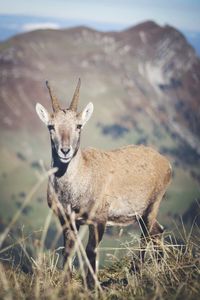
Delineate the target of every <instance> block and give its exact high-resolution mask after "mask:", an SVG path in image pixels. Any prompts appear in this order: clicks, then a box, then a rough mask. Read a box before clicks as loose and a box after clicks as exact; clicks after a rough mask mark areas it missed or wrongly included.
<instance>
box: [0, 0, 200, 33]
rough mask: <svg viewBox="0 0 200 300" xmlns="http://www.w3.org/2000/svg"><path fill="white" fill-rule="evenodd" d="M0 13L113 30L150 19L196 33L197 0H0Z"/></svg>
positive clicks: (199, 20) (199, 12)
mask: <svg viewBox="0 0 200 300" xmlns="http://www.w3.org/2000/svg"><path fill="white" fill-rule="evenodd" d="M0 14H17V15H31V16H39V17H53V18H57V19H66V20H76V21H77V25H79V24H78V23H82V24H84V25H90V23H94V22H97V23H107V24H112V26H113V29H115V28H114V27H115V26H118V28H119V27H120V26H121V28H125V27H128V26H131V25H135V24H137V23H140V22H142V21H145V20H154V21H156V22H157V23H159V24H160V25H164V24H169V25H172V26H174V27H176V28H178V29H180V30H192V31H200V0H171V1H170V0H168V1H167V0H137V1H135V0H101V1H96V0H34V1H27V0H0ZM112 26H111V27H112Z"/></svg>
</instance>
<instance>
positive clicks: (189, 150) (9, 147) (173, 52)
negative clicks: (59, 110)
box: [0, 21, 200, 221]
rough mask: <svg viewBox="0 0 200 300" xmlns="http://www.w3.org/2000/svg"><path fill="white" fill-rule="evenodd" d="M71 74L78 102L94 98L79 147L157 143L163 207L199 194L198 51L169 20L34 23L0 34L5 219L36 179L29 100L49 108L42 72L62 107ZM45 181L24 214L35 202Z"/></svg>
mask: <svg viewBox="0 0 200 300" xmlns="http://www.w3.org/2000/svg"><path fill="white" fill-rule="evenodd" d="M78 77H81V79H82V87H81V98H80V109H82V108H83V106H84V105H86V104H87V102H89V101H92V102H93V103H94V107H95V112H94V116H93V118H92V119H91V121H90V123H88V125H87V127H86V128H85V131H84V133H83V138H82V140H83V142H82V144H83V146H85V145H90V146H96V147H101V148H113V147H119V146H121V145H125V144H130V143H137V144H138V143H143V144H149V145H152V146H154V147H156V148H158V149H159V150H160V151H161V152H163V153H165V154H166V155H168V156H169V157H170V159H171V161H172V163H173V164H174V180H173V184H172V186H171V189H170V191H169V195H168V201H166V202H165V203H164V204H163V207H162V211H163V215H164V216H167V213H168V212H169V211H170V212H171V211H173V212H174V213H175V211H176V212H180V213H184V211H185V209H187V208H188V206H189V205H190V203H191V201H193V199H194V198H196V197H198V196H199V188H198V183H199V181H200V172H199V166H200V140H199V131H200V111H199V107H200V106H199V104H200V103H199V102H200V60H199V58H198V56H197V55H196V53H195V51H194V49H193V48H192V47H191V45H190V44H188V42H187V40H186V39H185V37H184V36H183V35H182V34H181V33H180V32H179V31H177V30H176V29H175V28H173V27H170V26H164V27H161V26H159V25H157V24H156V23H154V22H152V21H147V22H144V23H142V24H139V25H137V26H134V27H130V28H128V29H126V30H123V31H120V32H99V31H96V30H93V29H90V28H87V27H83V26H81V27H76V28H71V29H66V30H37V31H34V32H28V33H24V34H21V35H18V36H15V37H13V38H11V39H9V40H6V41H5V42H2V43H0V101H1V102H0V105H1V110H0V125H1V133H2V134H1V139H0V153H1V156H0V164H1V167H2V168H1V169H2V171H1V175H0V176H1V177H0V186H1V187H2V189H1V201H2V203H3V205H4V206H5V207H6V210H7V211H8V218H9V216H10V215H11V213H12V212H13V211H14V210H15V209H16V203H18V204H17V205H18V206H20V205H21V203H22V202H23V197H24V196H25V195H26V194H27V193H28V191H29V190H30V187H31V185H33V183H34V182H35V181H36V179H37V177H36V176H35V174H36V173H37V172H38V170H40V164H39V163H38V162H37V160H39V159H40V158H42V159H43V160H44V161H45V162H46V163H48V164H49V160H50V149H49V144H48V142H49V140H48V133H47V131H46V128H44V126H43V124H41V122H40V121H39V119H38V117H37V116H36V113H35V104H36V102H41V103H42V104H43V105H44V106H45V107H47V108H48V109H49V111H50V110H51V107H50V101H49V96H48V91H47V89H46V87H45V80H46V79H48V80H49V82H50V84H51V85H52V87H53V89H54V91H55V93H56V95H57V96H58V98H59V99H60V100H61V103H62V105H63V107H67V105H69V101H70V100H71V97H72V94H73V91H74V88H75V86H76V82H77V79H78ZM33 174H34V175H33ZM8 186H10V189H9V191H8V189H7V188H6V187H8ZM44 190H45V187H44V188H43V190H42V191H38V193H37V197H36V200H34V201H35V202H34V205H35V206H34V208H33V209H32V210H28V211H27V212H26V213H27V214H28V219H29V220H30V219H31V217H30V214H32V218H34V217H36V215H37V209H38V210H39V211H42V209H41V205H42V204H41V194H42V195H43V198H45V196H44V195H45V192H44ZM45 209H46V206H44V211H45ZM26 213H25V216H24V217H25V219H26V218H27V216H26ZM4 217H5V216H4ZM36 219H37V218H36ZM34 220H35V219H34ZM26 221H27V219H26Z"/></svg>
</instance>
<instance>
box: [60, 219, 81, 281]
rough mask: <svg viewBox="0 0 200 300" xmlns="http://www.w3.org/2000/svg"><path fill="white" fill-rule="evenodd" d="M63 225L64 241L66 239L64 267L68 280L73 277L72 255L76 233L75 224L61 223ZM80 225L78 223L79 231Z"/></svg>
mask: <svg viewBox="0 0 200 300" xmlns="http://www.w3.org/2000/svg"><path fill="white" fill-rule="evenodd" d="M61 225H62V227H63V241H64V249H63V269H64V270H65V271H66V280H70V279H71V277H72V264H71V259H70V260H69V258H70V255H71V254H72V251H73V248H74V244H75V237H76V233H75V232H74V228H73V226H72V225H71V224H70V223H68V224H66V223H63V224H61ZM79 227H80V225H79V224H78V223H76V228H77V231H78V230H79Z"/></svg>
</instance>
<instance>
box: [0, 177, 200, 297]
mask: <svg viewBox="0 0 200 300" xmlns="http://www.w3.org/2000/svg"><path fill="white" fill-rule="evenodd" d="M47 176H48V174H45V175H44V176H41V177H40V178H39V181H38V183H37V184H36V186H35V187H33V189H32V190H31V191H30V194H28V195H27V197H26V199H25V201H24V205H23V206H22V207H25V206H26V205H27V204H28V203H29V202H30V201H31V198H32V196H33V194H34V193H35V191H36V190H37V188H38V187H39V186H40V184H41V183H42V182H43V181H44V180H45V179H46V177H47ZM20 214H21V210H19V211H17V212H16V215H14V216H13V219H12V220H11V222H10V224H8V226H7V228H5V230H4V232H2V234H1V235H0V246H1V250H0V255H2V254H3V253H5V252H6V251H10V250H12V248H13V249H14V248H15V247H16V245H19V246H20V248H21V250H22V253H23V255H21V258H20V259H19V262H18V264H15V263H14V262H13V261H12V257H9V259H3V256H1V257H2V258H1V261H0V299H6V300H10V299H61V300H62V299H199V298H200V284H199V282H200V234H199V233H200V230H199V228H198V226H197V224H193V226H192V227H191V230H190V231H189V232H186V229H185V227H184V225H183V224H182V226H181V230H180V229H179V230H178V235H179V237H180V238H179V241H177V240H176V238H175V236H174V235H173V234H172V233H170V234H169V233H168V234H165V242H164V243H162V245H161V247H162V248H163V251H164V258H163V259H162V260H161V262H160V263H158V262H157V260H156V259H155V254H156V251H155V249H154V248H153V247H152V244H151V243H149V246H148V248H147V255H146V260H145V263H144V264H142V263H141V261H140V259H139V256H138V252H139V250H140V249H138V246H137V245H139V241H138V242H137V243H135V242H130V243H126V244H125V245H124V246H123V245H122V247H121V248H120V249H118V250H117V249H113V250H116V251H115V252H114V254H115V253H117V251H124V253H125V255H124V257H123V259H120V260H119V259H118V258H117V256H115V255H113V257H112V259H111V261H112V263H111V264H110V265H109V266H107V267H104V268H103V269H101V270H100V271H99V276H98V279H99V280H97V279H96V278H95V279H96V286H95V289H94V290H92V291H90V290H88V289H87V286H86V280H85V274H86V272H85V266H87V267H90V265H89V262H88V260H87V257H86V254H85V250H84V247H83V244H82V240H83V238H84V235H85V230H82V231H81V232H80V234H79V235H76V236H75V239H76V244H75V249H76V253H77V256H78V260H79V268H78V269H74V274H73V278H72V280H71V281H70V282H68V283H67V282H66V280H65V271H62V270H61V269H59V268H58V261H59V258H60V256H61V251H60V250H59V249H56V250H55V249H51V250H48V251H47V250H46V249H45V246H44V245H45V238H46V235H47V231H48V228H49V225H50V221H51V217H52V213H50V214H49V215H48V217H47V219H46V220H45V223H44V228H43V231H42V234H41V237H40V239H39V240H37V241H34V243H33V245H32V252H30V251H29V248H30V239H29V237H25V236H22V238H20V239H17V240H15V241H14V242H13V244H12V243H11V244H10V245H7V246H6V247H5V240H6V239H7V238H8V235H9V232H11V231H12V227H13V226H14V224H15V223H16V222H17V220H18V218H20ZM176 236H177V235H176ZM15 238H16V237H15ZM180 241H181V242H180ZM102 250H104V251H105V250H106V249H102ZM125 250H126V251H125ZM24 259H26V260H27V261H28V263H29V266H30V268H29V272H27V273H25V272H23V271H22V268H21V266H22V263H23V260H24ZM71 259H72V257H71ZM132 261H134V264H133V263H132ZM133 270H134V271H133Z"/></svg>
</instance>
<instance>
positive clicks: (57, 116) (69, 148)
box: [36, 79, 93, 163]
mask: <svg viewBox="0 0 200 300" xmlns="http://www.w3.org/2000/svg"><path fill="white" fill-rule="evenodd" d="M80 84H81V81H80V79H79V81H78V84H77V87H76V90H75V92H74V96H73V98H72V101H71V104H70V106H69V108H68V109H62V108H61V107H60V104H59V102H58V100H57V98H56V97H55V96H54V95H53V93H52V90H51V88H50V86H49V84H48V82H46V85H47V88H48V90H49V94H50V98H51V102H52V108H53V113H52V114H49V113H48V111H47V110H46V109H45V108H44V107H43V106H42V105H41V104H39V103H37V104H36V112H37V114H38V116H39V118H40V119H41V120H42V121H43V122H44V123H45V125H46V126H47V127H48V129H49V132H50V137H51V144H52V149H53V152H54V154H55V155H56V156H57V158H58V159H59V160H60V161H61V162H62V163H69V162H70V160H71V159H72V158H73V157H74V156H75V154H76V153H77V150H78V148H79V143H80V135H81V129H82V128H83V126H84V125H85V124H86V122H87V121H88V120H89V118H90V117H91V115H92V112H93V104H92V103H91V102H90V103H89V104H88V105H87V106H86V108H85V109H84V110H83V111H82V112H81V113H78V112H77V108H78V99H79V90H80Z"/></svg>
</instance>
